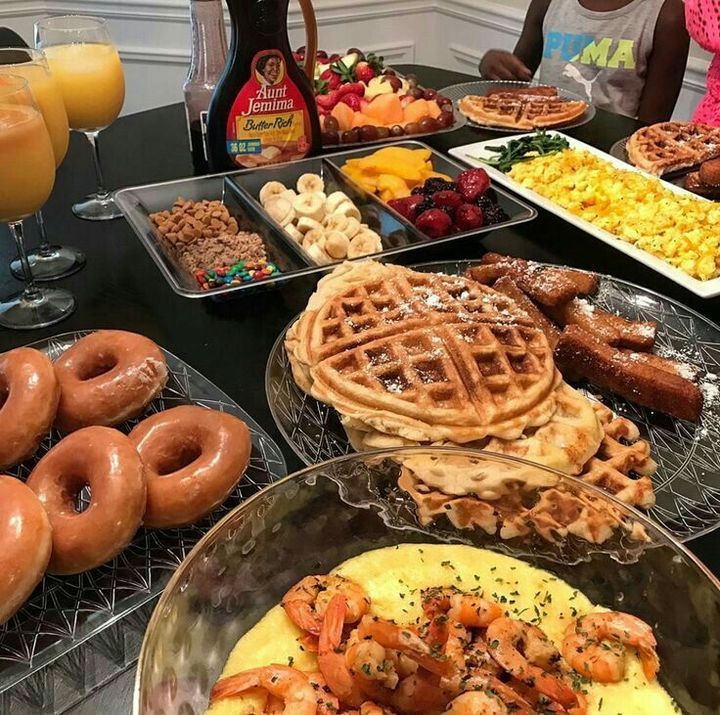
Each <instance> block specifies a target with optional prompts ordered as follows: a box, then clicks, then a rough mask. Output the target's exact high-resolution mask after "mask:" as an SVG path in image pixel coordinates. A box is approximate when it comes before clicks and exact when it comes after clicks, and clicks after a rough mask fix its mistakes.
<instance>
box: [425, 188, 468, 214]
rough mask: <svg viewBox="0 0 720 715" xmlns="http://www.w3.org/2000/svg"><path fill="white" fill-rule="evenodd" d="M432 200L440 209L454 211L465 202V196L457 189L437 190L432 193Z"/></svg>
mask: <svg viewBox="0 0 720 715" xmlns="http://www.w3.org/2000/svg"><path fill="white" fill-rule="evenodd" d="M432 202H433V205H434V206H437V207H438V208H439V209H446V210H450V212H452V211H454V210H455V209H456V208H457V207H458V206H460V204H461V203H463V197H462V196H461V195H460V194H458V192H457V191H437V192H435V193H434V194H433V195H432Z"/></svg>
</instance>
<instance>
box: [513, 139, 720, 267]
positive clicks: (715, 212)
mask: <svg viewBox="0 0 720 715" xmlns="http://www.w3.org/2000/svg"><path fill="white" fill-rule="evenodd" d="M509 176H511V177H512V178H513V179H514V180H515V181H517V182H519V183H520V184H522V185H523V186H525V187H527V188H529V189H532V190H533V191H535V192H536V193H538V194H540V195H541V196H544V197H545V198H548V199H550V200H552V201H553V202H555V203H556V204H558V205H559V206H561V207H562V208H564V209H566V210H568V211H570V212H571V213H573V214H575V215H576V216H578V217H580V218H582V219H584V220H585V221H589V222H590V223H592V224H594V225H595V226H597V227H599V228H602V229H604V230H606V231H608V232H609V233H611V234H613V235H614V236H616V237H617V238H620V239H622V240H623V241H627V242H628V243H632V244H634V245H635V246H637V247H638V248H642V249H643V250H645V251H647V252H648V253H651V254H653V255H654V256H657V257H658V258H662V259H663V260H665V261H667V262H668V263H670V264H672V265H673V266H675V267H677V268H679V269H680V270H682V271H684V272H685V273H687V274H689V275H691V276H692V277H693V278H699V279H700V280H709V279H711V278H716V277H718V276H719V275H720V204H716V203H712V202H709V201H703V200H701V199H699V198H695V197H691V196H682V195H679V194H675V193H673V192H672V191H670V190H669V189H667V188H666V187H665V186H663V185H662V183H661V182H660V181H659V180H657V179H651V178H649V177H647V176H644V175H642V174H638V173H637V172H634V171H623V170H621V169H616V168H615V167H614V166H613V165H612V164H611V163H610V162H608V161H606V160H604V159H601V158H600V157H597V156H595V155H593V154H590V153H589V152H586V151H580V150H577V149H567V150H565V151H563V152H560V153H557V154H551V155H548V156H543V157H538V158H537V159H533V160H531V161H527V162H522V163H519V164H516V165H515V166H514V167H513V169H512V170H511V171H510V173H509Z"/></svg>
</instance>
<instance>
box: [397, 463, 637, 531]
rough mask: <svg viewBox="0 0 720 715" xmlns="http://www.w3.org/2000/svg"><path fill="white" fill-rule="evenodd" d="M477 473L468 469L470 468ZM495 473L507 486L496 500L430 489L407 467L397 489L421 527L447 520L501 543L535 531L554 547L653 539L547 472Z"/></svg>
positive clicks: (501, 469) (508, 469)
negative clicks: (571, 539)
mask: <svg viewBox="0 0 720 715" xmlns="http://www.w3.org/2000/svg"><path fill="white" fill-rule="evenodd" d="M444 461H445V460H444ZM470 461H471V460H469V459H468V462H470ZM472 467H473V465H472V464H469V465H468V467H467V468H469V469H471V468H472ZM495 468H496V470H497V475H496V477H497V479H499V480H504V481H503V489H502V494H501V495H500V496H497V497H495V498H488V497H482V496H475V495H473V496H461V497H454V496H448V495H447V494H445V493H443V492H440V491H437V490H433V489H432V488H430V487H428V486H427V485H426V484H425V483H424V482H423V480H422V479H421V478H420V477H419V476H418V473H417V472H415V471H414V470H413V469H412V468H411V467H410V466H409V465H407V464H403V466H402V467H401V470H400V476H399V478H398V487H400V489H402V490H403V491H405V492H406V493H407V494H408V495H409V496H410V497H411V498H412V500H413V501H414V502H415V504H416V505H417V516H418V521H419V522H420V523H421V524H422V525H423V526H427V525H429V524H431V523H432V522H434V521H436V520H437V519H439V518H440V517H442V516H445V517H447V519H448V520H449V521H450V523H451V524H453V526H455V528H457V529H475V528H478V529H482V530H483V531H485V532H486V533H488V534H490V535H495V534H497V535H499V536H500V538H502V539H512V538H515V537H517V536H526V535H527V534H530V533H531V532H533V531H534V532H535V533H537V534H538V535H540V536H541V537H542V538H544V539H545V540H547V541H550V542H553V543H554V542H557V541H558V539H565V538H566V537H567V536H568V534H574V535H575V536H578V537H579V538H582V539H585V540H587V541H590V542H591V543H594V544H602V543H604V542H605V541H607V540H608V539H609V538H610V537H611V536H612V535H613V534H614V533H615V532H616V531H618V530H620V531H623V532H626V533H628V534H629V535H630V537H631V538H633V539H635V540H638V541H646V540H647V538H648V537H647V534H646V533H645V531H644V529H643V528H642V526H641V525H640V524H638V523H637V522H633V521H631V520H629V519H627V518H626V517H624V516H623V515H622V514H621V513H620V511H619V510H618V509H616V508H615V507H613V506H612V505H611V504H610V503H609V502H607V501H606V500H604V499H600V498H598V497H595V496H594V495H589V494H586V493H582V492H580V491H579V490H575V489H571V488H569V487H568V486H567V485H565V484H559V483H557V481H556V482H555V483H554V484H553V483H552V481H551V479H552V475H549V474H548V473H546V472H539V470H537V469H535V470H534V472H533V468H532V467H531V466H530V465H521V466H518V467H515V465H495ZM476 469H477V467H476ZM480 470H481V471H482V467H480ZM484 471H489V470H484Z"/></svg>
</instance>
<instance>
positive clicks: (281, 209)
mask: <svg viewBox="0 0 720 715" xmlns="http://www.w3.org/2000/svg"><path fill="white" fill-rule="evenodd" d="M265 210H266V211H267V213H268V216H270V218H272V219H273V220H275V221H277V222H278V223H279V224H280V225H281V226H287V225H288V224H289V223H291V222H292V221H293V219H294V218H295V209H294V208H293V205H292V204H291V203H290V202H289V201H288V200H287V199H274V200H272V201H270V202H269V203H268V204H267V206H266V207H265Z"/></svg>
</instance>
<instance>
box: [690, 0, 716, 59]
mask: <svg viewBox="0 0 720 715" xmlns="http://www.w3.org/2000/svg"><path fill="white" fill-rule="evenodd" d="M685 21H686V23H687V28H688V31H689V32H690V35H691V36H692V38H693V39H694V40H695V41H696V42H697V43H698V44H699V45H700V46H702V47H703V48H705V49H706V50H708V52H720V0H685Z"/></svg>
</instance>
